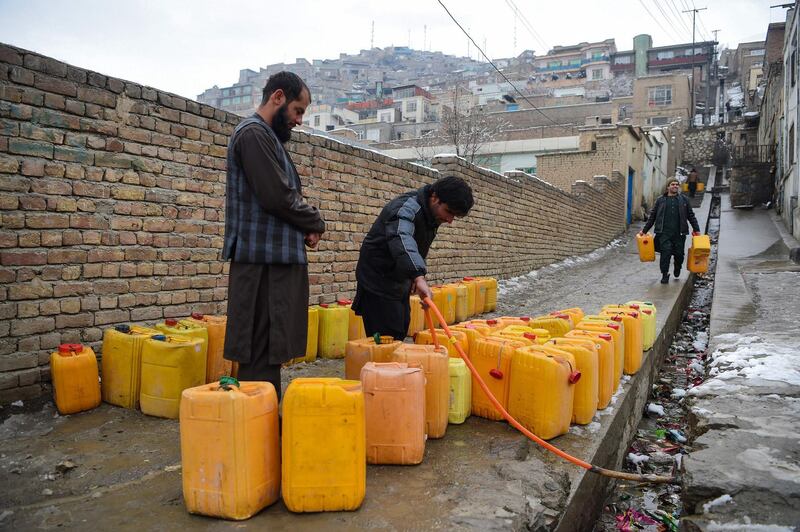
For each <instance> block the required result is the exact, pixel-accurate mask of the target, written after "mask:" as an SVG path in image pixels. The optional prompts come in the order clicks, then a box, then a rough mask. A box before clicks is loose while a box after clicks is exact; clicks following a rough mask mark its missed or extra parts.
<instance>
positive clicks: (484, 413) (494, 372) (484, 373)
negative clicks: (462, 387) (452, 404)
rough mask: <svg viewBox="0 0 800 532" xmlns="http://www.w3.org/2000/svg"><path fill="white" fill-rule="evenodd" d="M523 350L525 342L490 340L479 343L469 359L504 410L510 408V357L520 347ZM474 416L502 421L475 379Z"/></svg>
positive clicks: (473, 392)
mask: <svg viewBox="0 0 800 532" xmlns="http://www.w3.org/2000/svg"><path fill="white" fill-rule="evenodd" d="M524 346H525V344H524V343H523V342H521V341H519V340H516V339H513V338H508V339H500V338H494V337H488V338H484V339H482V340H478V343H477V345H476V346H475V349H473V350H472V354H471V355H470V357H469V358H470V361H472V364H473V365H474V366H475V370H476V371H477V373H478V375H480V377H481V379H483V382H484V383H486V386H487V387H488V388H489V391H490V392H491V393H492V395H493V396H494V397H495V399H497V401H498V402H499V403H500V406H502V407H503V408H507V407H508V390H509V388H508V385H509V382H510V379H509V377H510V371H511V357H512V355H513V354H514V351H515V350H516V349H517V348H518V347H524ZM472 413H473V414H475V415H476V416H480V417H483V418H486V419H493V420H501V419H503V415H502V414H501V413H500V412H499V411H498V410H497V408H495V406H494V405H493V404H492V402H491V401H490V400H489V397H488V396H487V395H486V393H484V391H483V389H481V387H480V384H478V381H477V379H475V377H472Z"/></svg>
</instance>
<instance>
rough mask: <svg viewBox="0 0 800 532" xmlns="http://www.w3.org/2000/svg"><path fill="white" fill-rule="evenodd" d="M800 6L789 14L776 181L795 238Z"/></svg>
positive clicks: (779, 204)
mask: <svg viewBox="0 0 800 532" xmlns="http://www.w3.org/2000/svg"><path fill="white" fill-rule="evenodd" d="M799 11H800V10H798V9H790V10H789V11H788V12H787V14H786V31H785V33H784V42H783V69H784V70H783V78H784V83H783V90H784V95H783V127H782V128H781V137H782V138H783V146H782V147H781V159H782V161H783V164H782V165H781V175H779V176H778V177H777V180H776V181H777V183H776V185H777V186H776V190H775V192H776V208H777V210H778V212H779V213H780V215H781V218H783V221H784V223H786V227H787V228H788V229H789V231H790V232H791V233H792V234H793V235H794V237H795V238H800V209H798V205H797V203H798V196H799V195H800V168H799V166H800V165H798V164H797V157H798V153H799V152H800V141H798V132H797V128H798V127H800V121H798V113H800V108H798V104H800V83H798V60H800V57H799V56H800V51H799V50H798V35H800V21H798V12H799Z"/></svg>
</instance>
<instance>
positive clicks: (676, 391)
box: [670, 388, 686, 399]
mask: <svg viewBox="0 0 800 532" xmlns="http://www.w3.org/2000/svg"><path fill="white" fill-rule="evenodd" d="M685 395H686V390H684V389H683V388H673V389H672V393H671V394H670V397H672V398H673V399H682V398H683V397H684V396H685Z"/></svg>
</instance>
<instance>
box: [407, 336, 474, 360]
mask: <svg viewBox="0 0 800 532" xmlns="http://www.w3.org/2000/svg"><path fill="white" fill-rule="evenodd" d="M434 332H436V340H437V341H438V342H439V345H443V346H445V347H446V348H447V354H448V355H449V356H451V357H454V358H460V357H461V355H459V354H458V351H457V350H456V347H455V344H456V343H457V344H458V345H460V346H461V349H463V350H464V353H465V354H467V355H468V354H469V340H468V338H467V334H466V333H464V332H462V331H458V330H453V329H450V332H451V333H452V334H453V338H455V342H454V341H453V340H450V339H449V338H448V337H447V334H445V332H444V329H434ZM414 343H415V344H417V345H433V336H431V331H430V330H422V331H419V332H418V333H417V334H415V335H414Z"/></svg>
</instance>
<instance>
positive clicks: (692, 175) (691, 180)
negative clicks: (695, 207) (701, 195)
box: [686, 168, 699, 198]
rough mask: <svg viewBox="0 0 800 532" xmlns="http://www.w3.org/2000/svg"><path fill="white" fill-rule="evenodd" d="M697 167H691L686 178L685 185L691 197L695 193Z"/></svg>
mask: <svg viewBox="0 0 800 532" xmlns="http://www.w3.org/2000/svg"><path fill="white" fill-rule="evenodd" d="M698 177H699V176H698V175H697V168H692V171H691V172H689V176H688V177H687V178H686V187H687V188H688V189H689V197H690V198H693V197H694V195H695V194H696V193H697V180H698Z"/></svg>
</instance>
